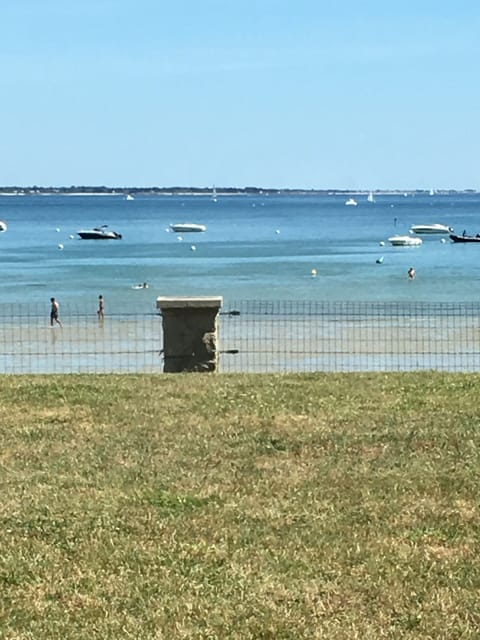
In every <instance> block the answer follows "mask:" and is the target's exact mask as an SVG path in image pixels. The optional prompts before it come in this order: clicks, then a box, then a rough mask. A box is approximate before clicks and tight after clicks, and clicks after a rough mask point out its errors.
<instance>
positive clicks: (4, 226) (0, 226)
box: [0, 220, 7, 232]
mask: <svg viewBox="0 0 480 640" xmlns="http://www.w3.org/2000/svg"><path fill="white" fill-rule="evenodd" d="M6 230H7V223H6V222H4V221H3V220H0V231H2V232H3V231H6Z"/></svg>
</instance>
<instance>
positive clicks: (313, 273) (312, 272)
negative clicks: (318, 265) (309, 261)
mask: <svg viewBox="0 0 480 640" xmlns="http://www.w3.org/2000/svg"><path fill="white" fill-rule="evenodd" d="M310 273H311V274H312V278H315V276H316V275H317V270H316V269H312V270H311V271H310Z"/></svg>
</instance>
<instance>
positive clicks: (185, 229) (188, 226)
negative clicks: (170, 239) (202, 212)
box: [170, 222, 207, 233]
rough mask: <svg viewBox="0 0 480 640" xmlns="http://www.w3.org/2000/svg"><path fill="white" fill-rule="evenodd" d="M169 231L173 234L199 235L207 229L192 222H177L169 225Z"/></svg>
mask: <svg viewBox="0 0 480 640" xmlns="http://www.w3.org/2000/svg"><path fill="white" fill-rule="evenodd" d="M170 229H171V230H172V231H175V233H201V232H202V231H206V230H207V227H206V226H205V225H204V224H195V223H194V222H179V223H178V224H171V225H170Z"/></svg>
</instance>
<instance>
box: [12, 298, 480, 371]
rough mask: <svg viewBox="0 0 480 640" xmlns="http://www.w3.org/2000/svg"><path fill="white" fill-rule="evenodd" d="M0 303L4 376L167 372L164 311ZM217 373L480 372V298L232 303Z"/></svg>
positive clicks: (225, 311) (223, 319) (226, 311)
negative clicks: (50, 310)
mask: <svg viewBox="0 0 480 640" xmlns="http://www.w3.org/2000/svg"><path fill="white" fill-rule="evenodd" d="M61 320H62V324H63V326H62V327H61V328H60V327H59V326H54V327H50V322H49V318H48V314H47V316H46V315H45V308H44V307H42V309H41V310H40V309H36V308H33V307H32V306H28V305H15V306H13V305H12V306H6V305H3V306H0V373H15V374H17V373H18V374H20V373H84V372H90V373H109V372H118V373H142V372H145V373H147V372H153V373H159V372H161V371H163V360H162V350H163V336H162V317H161V316H160V315H159V314H158V313H156V312H152V313H151V314H115V315H108V316H107V317H106V318H105V319H104V321H99V320H98V319H97V317H96V316H95V315H93V316H92V315H91V314H90V315H86V314H85V313H83V312H81V311H78V310H75V309H68V308H66V307H63V308H62V315H61ZM219 351H220V354H219V371H220V372H313V371H409V370H418V369H432V370H443V371H479V370H480V304H479V303H413V302H412V303H408V302H407V303H405V302H399V303H368V302H364V303H359V302H314V301H310V302H309V301H245V300H244V301H237V302H235V301H229V302H228V303H227V302H226V303H224V306H223V308H222V310H221V315H220V318H219Z"/></svg>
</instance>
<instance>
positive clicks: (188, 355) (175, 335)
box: [157, 296, 223, 373]
mask: <svg viewBox="0 0 480 640" xmlns="http://www.w3.org/2000/svg"><path fill="white" fill-rule="evenodd" d="M222 302H223V298H222V297H221V296H215V297H198V298H167V297H160V298H157V309H159V310H160V312H161V314H162V318H163V356H164V365H163V370H164V372H165V373H178V372H180V371H215V370H216V369H217V364H218V350H217V340H218V336H217V318H218V312H219V310H220V308H221V306H222Z"/></svg>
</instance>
